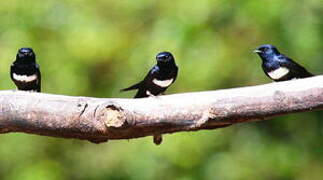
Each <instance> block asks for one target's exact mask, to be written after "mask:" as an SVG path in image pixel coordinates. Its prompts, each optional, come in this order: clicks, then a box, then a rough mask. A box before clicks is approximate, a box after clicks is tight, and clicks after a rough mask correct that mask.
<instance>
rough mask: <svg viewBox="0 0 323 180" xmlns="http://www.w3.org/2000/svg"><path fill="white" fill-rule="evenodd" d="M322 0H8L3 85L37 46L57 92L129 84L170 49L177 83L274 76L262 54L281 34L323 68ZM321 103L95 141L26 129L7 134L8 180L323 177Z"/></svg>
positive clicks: (0, 39) (177, 88)
mask: <svg viewBox="0 0 323 180" xmlns="http://www.w3.org/2000/svg"><path fill="white" fill-rule="evenodd" d="M322 6H323V5H322V1H320V0H306V1H305V0H298V1H285V0H236V1H232V0H199V1H195V0H177V1H174V0H173V1H170V0H163V1H157V0H136V1H134V0H122V1H121V0H119V1H112V0H92V1H86V0H74V1H69V0H47V1H44V0H34V1H23V0H12V1H1V2H0V22H1V23H0V49H1V52H0V59H1V65H0V85H1V89H14V88H15V87H14V85H13V83H12V82H11V81H10V78H9V66H10V64H11V63H12V61H13V60H14V58H15V54H16V52H17V49H18V48H20V47H24V46H29V47H33V49H34V51H35V52H36V54H37V58H38V63H39V64H40V66H41V71H42V78H43V79H42V81H43V83H42V85H43V88H42V89H43V91H44V92H47V93H55V94H66V95H75V96H80V95H81V96H95V97H124V98H125V97H132V96H133V94H134V92H129V93H123V94H120V93H119V89H120V88H123V87H126V86H128V85H130V84H132V83H134V82H136V81H138V80H140V79H141V78H143V76H144V75H145V74H146V72H147V71H148V69H149V68H150V67H151V66H152V65H153V64H154V63H155V60H154V57H155V55H156V54H157V53H158V52H160V51H164V50H167V51H171V52H173V54H174V55H175V57H176V61H177V64H178V66H179V67H180V74H179V77H178V79H177V82H176V83H175V84H174V85H173V86H172V87H171V88H170V89H169V90H168V93H169V94H171V93H180V92H188V91H203V90H213V89H223V88H231V87H240V86H249V85H257V84H263V83H269V82H271V81H270V80H269V79H268V78H267V77H265V75H264V73H263V72H262V69H261V68H260V59H259V58H258V57H257V56H256V55H255V54H253V53H252V50H253V49H255V48H256V47H257V46H259V45H261V44H265V43H271V44H274V45H276V46H277V47H278V48H279V49H280V50H281V51H282V52H283V53H285V54H288V55H289V56H290V57H292V58H294V59H295V60H296V61H297V62H299V63H301V64H303V65H304V66H305V67H307V69H308V70H309V71H311V72H313V73H314V74H321V73H322V72H323V68H322V67H323V61H322V60H323V58H322V48H323V46H322V42H323V23H322V19H323V13H322V12H323V7H322ZM322 115H323V113H322V112H312V113H301V114H294V115H288V116H285V117H277V118H275V119H274V120H271V121H266V122H256V123H248V124H241V125H236V126H232V127H229V128H225V129H220V130H214V131H200V132H190V133H176V134H172V135H165V136H164V143H163V144H162V145H161V146H155V145H154V144H153V143H152V139H151V137H148V138H143V139H137V140H130V141H126V140H123V141H111V142H109V143H105V144H100V145H95V144H91V143H88V142H84V141H78V140H64V139H56V138H49V137H39V136H33V135H26V134H5V135H1V136H0V179H8V180H16V179H19V180H21V179H30V180H38V179H47V180H56V179H76V180H83V179H142V180H145V179H178V180H191V179H248V180H250V179H322V177H323V142H322V138H323V136H322V135H323V121H322Z"/></svg>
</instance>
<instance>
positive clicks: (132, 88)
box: [120, 82, 141, 92]
mask: <svg viewBox="0 0 323 180" xmlns="http://www.w3.org/2000/svg"><path fill="white" fill-rule="evenodd" d="M140 86H141V82H140V83H137V84H134V85H132V86H130V87H127V88H124V89H121V90H120V92H123V91H130V90H134V89H138V88H139V87H140Z"/></svg>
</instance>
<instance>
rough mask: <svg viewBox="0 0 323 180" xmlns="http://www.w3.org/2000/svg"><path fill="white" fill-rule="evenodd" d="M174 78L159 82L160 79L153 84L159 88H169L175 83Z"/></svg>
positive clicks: (154, 80)
mask: <svg viewBox="0 0 323 180" xmlns="http://www.w3.org/2000/svg"><path fill="white" fill-rule="evenodd" d="M173 80H174V79H173V78H172V79H166V80H158V79H153V83H154V84H155V85H157V86H159V87H168V86H169V85H171V84H172V83H173Z"/></svg>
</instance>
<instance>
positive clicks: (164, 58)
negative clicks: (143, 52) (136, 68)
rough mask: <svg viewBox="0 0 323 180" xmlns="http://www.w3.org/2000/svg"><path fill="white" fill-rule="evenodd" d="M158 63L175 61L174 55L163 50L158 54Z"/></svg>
mask: <svg viewBox="0 0 323 180" xmlns="http://www.w3.org/2000/svg"><path fill="white" fill-rule="evenodd" d="M156 60H157V64H160V65H161V64H170V63H175V59H174V56H173V55H172V54H171V53H170V52H166V51H165V52H161V53H158V54H157V56H156Z"/></svg>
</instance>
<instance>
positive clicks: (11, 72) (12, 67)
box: [10, 64, 15, 80]
mask: <svg viewBox="0 0 323 180" xmlns="http://www.w3.org/2000/svg"><path fill="white" fill-rule="evenodd" d="M14 68H15V67H14V64H11V66H10V78H11V79H12V80H14V79H13V72H14Z"/></svg>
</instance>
